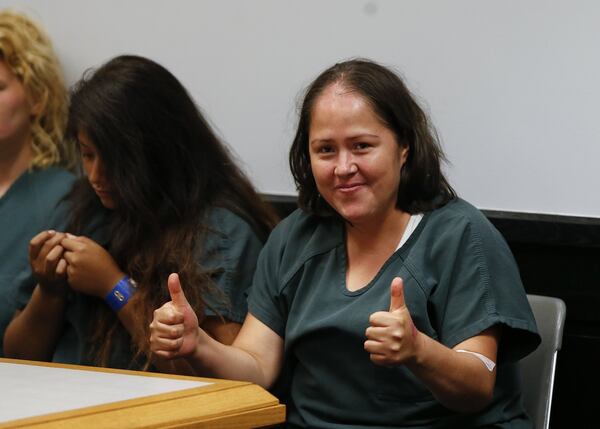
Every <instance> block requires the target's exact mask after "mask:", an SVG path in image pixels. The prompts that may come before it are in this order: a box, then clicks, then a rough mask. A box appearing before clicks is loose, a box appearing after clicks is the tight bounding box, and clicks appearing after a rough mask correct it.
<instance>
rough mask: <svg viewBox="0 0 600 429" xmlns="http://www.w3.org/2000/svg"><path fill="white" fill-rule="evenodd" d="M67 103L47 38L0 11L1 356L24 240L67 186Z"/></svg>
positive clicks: (70, 159) (70, 157)
mask: <svg viewBox="0 0 600 429" xmlns="http://www.w3.org/2000/svg"><path fill="white" fill-rule="evenodd" d="M67 100H68V97H67V90H66V88H65V85H64V83H63V78H62V73H61V68H60V65H59V62H58V60H57V58H56V55H55V53H54V50H53V48H52V43H51V42H50V40H49V38H48V36H47V35H46V34H45V33H44V31H43V30H42V29H41V28H40V27H39V26H38V25H37V24H36V23H34V22H33V21H31V20H30V19H29V18H28V17H27V16H25V15H23V14H21V13H19V12H16V11H11V10H0V236H1V237H2V239H0V295H1V297H2V299H0V356H2V347H1V346H2V341H1V338H2V337H3V335H4V328H5V327H6V324H7V323H8V322H9V321H10V319H11V318H12V316H13V313H14V308H13V306H12V304H11V302H12V300H11V296H12V285H13V284H15V281H14V280H15V277H16V276H17V275H18V274H19V273H20V272H21V271H24V270H29V263H28V260H27V254H28V252H27V246H28V243H29V240H30V239H31V238H32V237H33V236H34V235H36V234H37V233H39V232H40V231H41V230H43V229H46V228H48V225H49V223H48V222H49V219H50V218H51V217H52V214H53V212H54V210H55V208H56V206H57V203H58V202H59V201H60V199H61V198H62V197H63V196H64V195H65V194H66V193H67V192H68V191H69V190H70V189H71V186H72V183H73V179H74V176H73V175H72V174H71V173H70V172H69V171H68V170H69V169H70V168H72V167H73V165H74V161H75V150H74V147H73V145H72V144H68V142H67V141H65V140H64V139H63V134H64V129H65V125H66V119H67Z"/></svg>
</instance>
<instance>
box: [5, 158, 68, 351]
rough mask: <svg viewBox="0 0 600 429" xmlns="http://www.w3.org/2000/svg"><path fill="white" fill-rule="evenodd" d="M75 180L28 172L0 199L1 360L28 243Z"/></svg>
mask: <svg viewBox="0 0 600 429" xmlns="http://www.w3.org/2000/svg"><path fill="white" fill-rule="evenodd" d="M74 180H75V177H74V176H73V175H72V174H71V173H69V172H68V171H66V170H64V169H62V168H59V167H50V168H47V169H45V170H28V171H26V172H24V173H23V174H22V175H21V176H19V178H18V179H17V180H16V181H15V182H14V183H13V184H12V185H11V187H10V188H9V189H8V190H7V191H6V193H5V194H4V195H3V196H2V197H1V198H0V356H2V354H3V353H2V349H3V347H2V346H3V338H4V330H5V329H6V326H7V325H8V323H9V322H10V321H11V319H12V317H13V315H14V313H15V310H16V308H15V306H14V300H13V299H12V296H13V294H14V287H15V279H16V277H17V275H18V274H19V273H20V272H21V271H22V270H23V269H27V268H28V267H29V259H28V256H29V252H28V246H29V241H30V240H31V239H32V238H33V237H34V236H35V235H36V234H38V233H39V232H41V231H43V230H45V229H48V227H49V222H50V218H52V216H53V215H54V213H55V211H56V209H57V205H58V203H59V201H60V200H61V199H62V198H63V197H64V196H65V195H66V194H67V193H68V192H69V190H70V189H71V186H72V185H73V181H74Z"/></svg>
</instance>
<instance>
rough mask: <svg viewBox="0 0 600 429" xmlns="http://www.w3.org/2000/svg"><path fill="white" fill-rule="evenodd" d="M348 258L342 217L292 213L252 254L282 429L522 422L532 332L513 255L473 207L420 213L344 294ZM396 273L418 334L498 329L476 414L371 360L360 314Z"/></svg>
mask: <svg viewBox="0 0 600 429" xmlns="http://www.w3.org/2000/svg"><path fill="white" fill-rule="evenodd" d="M346 255H347V253H346V247H345V240H344V226H343V224H342V222H341V221H340V220H339V219H337V218H325V219H323V218H317V217H315V216H313V215H308V214H306V213H304V212H302V211H299V210H298V211H296V212H295V213H293V214H292V215H291V216H290V217H288V218H287V219H285V220H284V221H283V222H281V223H280V224H279V225H278V227H277V228H276V229H275V230H274V231H273V233H272V234H271V237H270V238H269V240H268V241H267V244H266V245H265V248H264V249H263V252H262V253H261V256H260V258H259V263H258V268H257V271H256V274H255V277H254V283H253V290H252V293H251V296H250V299H249V311H250V313H251V314H252V315H254V316H255V317H257V318H258V319H259V320H261V321H262V322H263V323H265V324H266V325H267V326H268V327H269V328H271V329H272V330H273V331H274V332H275V333H277V334H278V335H279V336H280V337H282V338H283V340H284V347H285V357H284V369H283V371H282V374H281V376H280V379H279V381H278V386H277V387H276V389H275V393H276V394H279V395H280V396H281V397H282V399H283V400H284V401H285V402H287V405H288V426H289V427H310V428H338V429H340V428H363V427H369V428H398V427H401V428H445V427H448V428H458V427H461V428H462V427H464V428H467V427H486V426H492V425H495V426H494V427H499V428H529V427H531V423H530V421H529V420H528V418H527V416H526V415H525V412H524V410H523V407H522V405H521V399H520V393H519V392H520V387H519V379H518V374H517V368H516V366H515V362H516V361H517V360H518V359H520V358H521V357H523V356H525V355H527V354H528V353H530V352H531V351H533V350H534V349H535V348H536V347H537V345H538V344H539V342H540V338H539V335H538V334H537V329H536V325H535V319H534V317H533V314H532V312H531V309H530V308H529V304H528V302H527V298H526V295H525V291H524V289H523V286H522V284H521V280H520V277H519V272H518V269H517V266H516V264H515V262H514V259H513V257H512V255H511V252H510V250H509V248H508V246H507V245H506V243H505V241H504V240H503V238H502V236H501V235H500V233H499V232H498V231H497V230H496V229H495V228H494V227H493V226H492V225H491V224H490V223H489V221H488V220H487V219H486V218H485V216H484V215H483V214H482V213H481V212H479V211H478V210H477V209H476V208H474V207H473V206H471V205H470V204H468V203H466V202H465V201H463V200H460V199H454V200H452V201H450V202H449V203H447V204H446V205H445V206H443V207H441V208H439V209H436V210H433V211H432V212H429V213H426V214H425V215H424V217H423V219H422V220H421V222H420V223H419V225H418V226H417V228H416V230H415V231H414V232H413V233H412V235H411V236H410V238H409V239H408V240H407V242H406V243H405V244H404V245H402V247H400V248H399V249H398V250H397V251H396V252H395V253H394V254H393V255H392V256H390V258H389V259H388V260H387V261H386V262H385V264H384V265H383V266H382V268H381V269H380V271H379V272H378V273H377V275H376V276H375V277H374V278H373V279H372V281H371V282H370V283H369V284H367V285H365V286H364V287H363V288H361V289H360V290H357V291H354V292H351V291H348V290H347V289H346V284H345V279H346V267H347V256H346ZM396 276H400V277H402V278H403V280H404V295H405V301H406V305H407V307H408V309H409V311H410V314H411V316H412V318H413V321H414V323H415V325H416V327H417V329H419V330H420V331H421V332H423V333H424V334H426V335H428V336H430V337H431V338H433V339H435V340H437V341H439V342H440V343H442V344H444V345H446V346H447V347H450V348H452V347H454V346H455V345H456V344H458V343H460V342H462V341H464V340H466V339H468V338H470V337H473V336H475V335H477V334H479V333H481V332H482V331H483V330H485V329H487V328H489V327H491V326H494V325H501V326H502V331H501V332H502V334H501V338H500V344H499V350H498V362H497V363H498V367H497V368H498V369H497V382H496V387H495V392H494V399H493V401H492V403H491V404H490V405H489V406H488V407H487V408H486V409H485V410H483V411H482V412H479V413H475V414H459V413H456V412H454V411H452V410H449V409H447V408H445V407H444V406H443V405H442V404H440V403H439V402H438V401H436V399H435V398H434V397H433V395H432V394H431V393H430V391H429V390H428V389H427V388H426V387H425V385H424V384H423V383H422V382H421V381H420V380H419V379H418V378H417V377H416V376H415V375H413V374H412V372H410V371H409V370H408V369H407V368H405V367H404V366H397V367H383V366H378V365H375V364H374V363H372V362H371V361H370V359H369V354H368V353H367V352H366V351H365V350H364V348H363V345H364V341H365V330H366V328H367V327H368V326H369V316H370V315H371V314H372V313H374V312H376V311H388V309H389V305H390V284H391V281H392V279H393V278H394V277H396Z"/></svg>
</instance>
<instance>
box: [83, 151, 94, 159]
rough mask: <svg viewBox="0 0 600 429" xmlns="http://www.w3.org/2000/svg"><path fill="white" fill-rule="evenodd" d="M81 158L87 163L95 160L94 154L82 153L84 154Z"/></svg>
mask: <svg viewBox="0 0 600 429" xmlns="http://www.w3.org/2000/svg"><path fill="white" fill-rule="evenodd" d="M81 157H82V158H83V159H84V160H86V161H89V160H91V159H93V158H94V154H93V153H87V152H82V153H81Z"/></svg>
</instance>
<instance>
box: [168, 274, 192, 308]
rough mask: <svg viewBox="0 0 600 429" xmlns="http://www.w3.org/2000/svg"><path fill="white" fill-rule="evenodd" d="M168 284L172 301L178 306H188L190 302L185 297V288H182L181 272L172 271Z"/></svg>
mask: <svg viewBox="0 0 600 429" xmlns="http://www.w3.org/2000/svg"><path fill="white" fill-rule="evenodd" d="M167 286H168V288H169V295H170V296H171V301H173V304H175V305H176V306H177V307H187V306H189V303H188V301H187V299H186V298H185V294H184V293H183V289H182V288H181V283H180V282H179V274H177V273H171V274H170V275H169V279H168V280H167Z"/></svg>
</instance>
